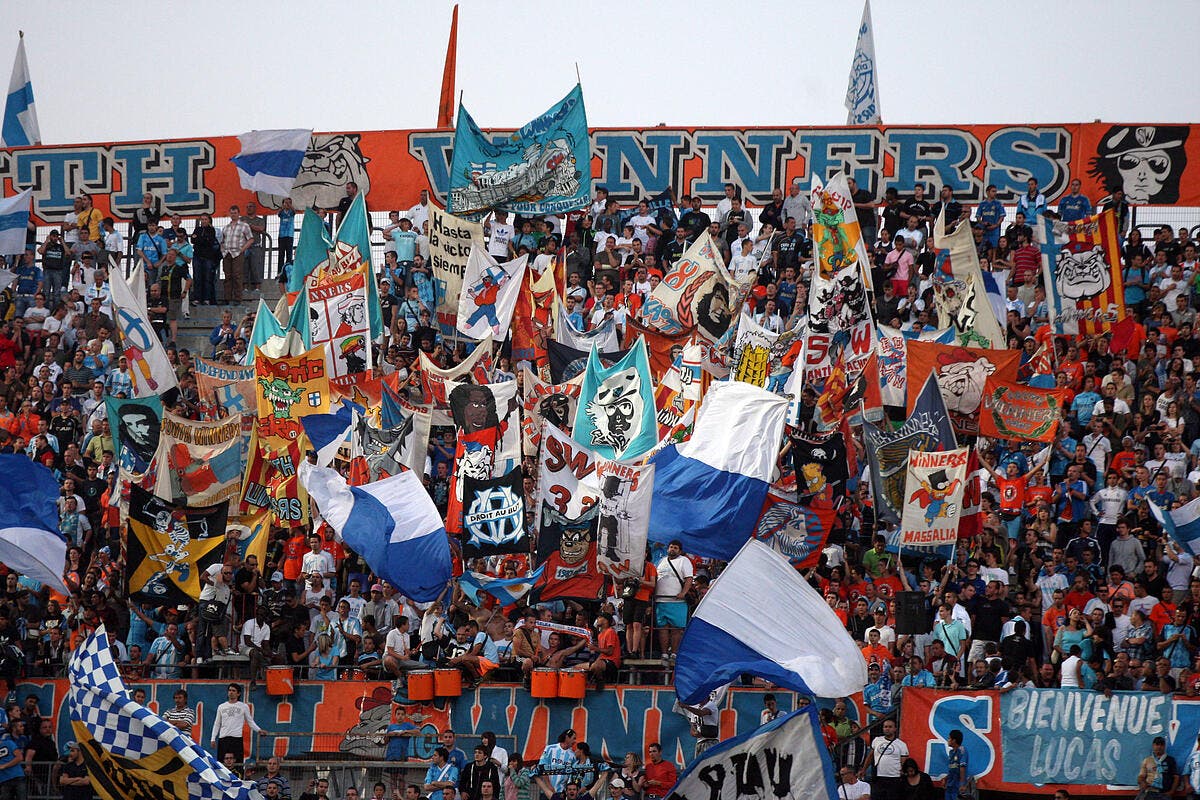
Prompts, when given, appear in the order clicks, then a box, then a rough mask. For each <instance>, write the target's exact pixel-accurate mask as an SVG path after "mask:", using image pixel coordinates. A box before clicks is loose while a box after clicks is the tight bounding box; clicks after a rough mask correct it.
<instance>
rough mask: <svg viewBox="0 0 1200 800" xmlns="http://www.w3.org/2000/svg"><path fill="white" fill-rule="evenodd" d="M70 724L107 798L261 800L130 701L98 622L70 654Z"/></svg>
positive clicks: (97, 785)
mask: <svg viewBox="0 0 1200 800" xmlns="http://www.w3.org/2000/svg"><path fill="white" fill-rule="evenodd" d="M69 675H70V679H71V686H70V690H69V692H68V700H67V702H68V707H69V709H70V714H71V727H72V728H73V730H74V733H75V737H76V739H77V740H78V742H79V747H80V750H81V751H82V753H83V757H84V760H85V761H86V762H87V765H88V774H89V775H90V776H91V778H92V788H94V789H95V790H96V792H97V793H98V794H99V795H100V796H101V797H103V798H105V800H129V799H130V798H136V799H137V800H141V799H142V798H145V799H146V800H151V799H152V798H153V800H260V799H261V797H262V795H261V794H260V793H259V792H258V791H257V790H255V789H252V788H251V784H250V783H247V782H245V781H242V780H240V779H239V778H237V777H236V776H235V775H234V774H233V773H231V772H230V771H229V770H227V769H226V768H225V767H224V766H223V765H221V764H220V763H219V762H217V760H216V759H215V758H213V757H212V756H211V755H209V754H208V752H206V751H205V750H204V749H203V748H202V747H200V746H199V745H197V744H196V743H195V742H193V741H192V740H191V739H189V738H188V737H187V736H186V735H185V734H183V733H182V732H180V731H179V730H178V729H177V728H175V727H174V726H172V725H169V724H168V723H167V722H165V721H164V720H163V719H162V718H161V717H159V716H158V715H157V714H155V713H154V712H153V711H151V710H150V709H148V708H146V707H144V706H142V705H139V704H138V703H135V702H134V701H133V699H132V698H131V697H130V696H129V692H128V690H127V689H126V688H125V684H124V682H123V681H122V680H121V675H120V673H119V672H118V671H117V665H116V663H115V662H114V661H113V658H112V651H111V650H109V643H108V633H107V632H106V631H105V630H104V627H103V626H101V627H100V628H99V629H98V630H97V631H96V632H95V633H93V634H92V635H91V636H90V637H88V639H87V640H86V641H85V642H84V643H83V644H82V645H81V646H80V647H79V649H78V650H76V651H75V652H74V653H73V654H72V656H71V665H70V669H69Z"/></svg>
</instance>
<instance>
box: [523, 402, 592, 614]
mask: <svg viewBox="0 0 1200 800" xmlns="http://www.w3.org/2000/svg"><path fill="white" fill-rule="evenodd" d="M595 471H596V454H595V453H593V452H592V451H591V450H590V449H588V448H586V447H583V446H582V445H580V444H579V443H577V442H576V441H575V440H574V439H572V438H571V437H570V436H568V435H567V434H566V433H564V432H563V431H562V430H560V429H558V428H556V427H554V426H553V425H551V424H550V423H549V422H545V421H543V423H542V452H541V457H540V459H539V461H538V486H537V489H538V494H537V497H538V500H537V503H538V508H537V511H536V512H535V513H536V514H537V520H538V543H537V562H538V564H544V565H545V570H544V571H543V573H542V580H541V599H542V600H550V599H554V598H556V597H574V598H580V599H584V600H595V599H596V598H597V596H598V595H599V594H600V590H601V589H602V588H603V586H604V575H602V574H601V573H600V571H599V569H597V567H596V520H597V517H599V515H600V494H599V492H597V491H596V490H595V489H592V488H591V486H590V483H592V482H589V480H588V479H589V476H591V475H592V474H593V473H594V472H595Z"/></svg>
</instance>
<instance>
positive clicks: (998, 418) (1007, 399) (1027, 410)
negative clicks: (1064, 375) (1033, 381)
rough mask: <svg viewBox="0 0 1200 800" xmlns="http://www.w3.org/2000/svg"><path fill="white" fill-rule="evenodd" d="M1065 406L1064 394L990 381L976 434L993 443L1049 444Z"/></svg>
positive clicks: (986, 388)
mask: <svg viewBox="0 0 1200 800" xmlns="http://www.w3.org/2000/svg"><path fill="white" fill-rule="evenodd" d="M1065 405H1066V392H1065V391H1063V390H1059V389H1031V388H1030V387H1028V386H1025V385H1024V384H1020V383H1010V382H1008V381H1002V380H997V379H996V378H994V377H989V378H988V380H987V385H986V386H985V387H984V394H983V408H982V414H981V415H980V418H979V433H980V434H981V435H983V436H987V437H989V438H992V439H1012V440H1017V441H1025V442H1028V441H1034V442H1052V441H1054V435H1055V433H1057V432H1058V425H1059V422H1060V421H1061V420H1062V412H1063V407H1064V406H1065Z"/></svg>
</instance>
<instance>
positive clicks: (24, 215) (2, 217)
mask: <svg viewBox="0 0 1200 800" xmlns="http://www.w3.org/2000/svg"><path fill="white" fill-rule="evenodd" d="M32 196H33V189H26V190H25V191H23V192H18V193H17V194H15V195H13V196H12V197H3V198H0V255H6V256H11V255H16V254H17V253H23V252H24V251H25V233H26V228H27V227H28V226H29V198H30V197H32Z"/></svg>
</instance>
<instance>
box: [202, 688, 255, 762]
mask: <svg viewBox="0 0 1200 800" xmlns="http://www.w3.org/2000/svg"><path fill="white" fill-rule="evenodd" d="M225 694H226V696H227V697H228V699H227V700H226V701H225V702H224V703H221V705H219V706H217V716H216V719H215V720H214V721H213V729H212V736H211V738H210V741H211V743H212V744H213V746H214V747H215V748H216V755H217V759H218V760H220V759H223V758H224V757H225V754H226V753H232V754H233V755H234V759H235V760H236V761H237V762H238V763H241V762H243V761H245V760H246V754H245V742H244V741H243V739H242V729H243V727H244V726H245V725H249V726H250V730H252V731H254V732H255V733H266V731H264V730H263V729H262V728H260V727H259V726H258V723H257V722H255V721H254V715H253V714H251V713H250V706H248V705H246V703H245V702H243V701H242V687H240V686H238V685H237V684H236V683H231V684H229V688H228V689H226V692H225Z"/></svg>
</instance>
